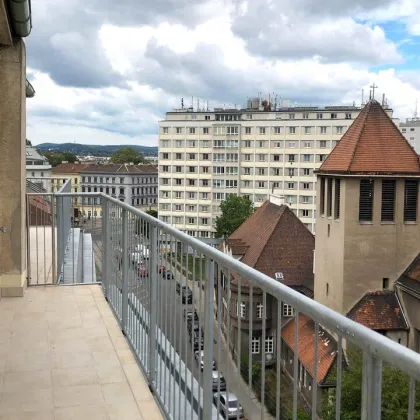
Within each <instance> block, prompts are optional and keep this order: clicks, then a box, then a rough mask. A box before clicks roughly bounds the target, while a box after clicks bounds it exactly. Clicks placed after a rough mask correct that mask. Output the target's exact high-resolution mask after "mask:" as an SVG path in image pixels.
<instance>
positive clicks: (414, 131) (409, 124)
mask: <svg viewBox="0 0 420 420" xmlns="http://www.w3.org/2000/svg"><path fill="white" fill-rule="evenodd" d="M400 130H401V132H402V133H403V136H404V137H405V138H406V139H407V140H408V142H409V143H410V144H411V146H413V147H414V150H415V151H416V152H417V153H418V154H420V118H407V119H406V121H405V123H403V122H402V123H400Z"/></svg>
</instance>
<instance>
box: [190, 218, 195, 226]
mask: <svg viewBox="0 0 420 420" xmlns="http://www.w3.org/2000/svg"><path fill="white" fill-rule="evenodd" d="M194 223H195V217H189V218H188V224H189V225H193V224H194Z"/></svg>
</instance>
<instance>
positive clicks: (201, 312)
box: [198, 254, 205, 420]
mask: <svg viewBox="0 0 420 420" xmlns="http://www.w3.org/2000/svg"><path fill="white" fill-rule="evenodd" d="M204 261H205V258H204V255H203V254H200V279H199V288H200V289H199V291H198V298H199V302H198V303H199V314H200V316H199V318H198V334H199V336H200V337H201V331H202V322H201V319H202V314H204V311H203V271H205V270H203V262H204ZM202 379H203V375H202V372H201V368H200V369H198V383H199V384H201V381H202ZM198 410H199V413H200V414H199V416H198V417H199V419H200V420H201V416H202V414H203V412H202V410H201V392H200V391H199V392H198Z"/></svg>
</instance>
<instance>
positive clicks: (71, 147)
mask: <svg viewBox="0 0 420 420" xmlns="http://www.w3.org/2000/svg"><path fill="white" fill-rule="evenodd" d="M122 147H132V148H133V149H136V150H137V151H138V152H140V153H141V154H143V155H144V156H157V154H158V148H157V147H148V146H133V145H131V144H130V145H123V144H121V145H114V146H97V145H91V144H79V143H62V144H57V143H41V144H38V145H37V146H36V148H37V149H38V150H40V151H41V152H72V153H74V154H75V155H79V156H88V155H90V156H111V155H112V153H114V152H115V151H116V150H118V149H121V148H122Z"/></svg>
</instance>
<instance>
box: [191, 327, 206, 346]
mask: <svg viewBox="0 0 420 420" xmlns="http://www.w3.org/2000/svg"><path fill="white" fill-rule="evenodd" d="M190 343H192V344H193V349H194V351H198V350H202V349H203V348H204V331H203V330H201V334H200V332H199V331H194V332H193V334H191V335H190Z"/></svg>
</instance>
